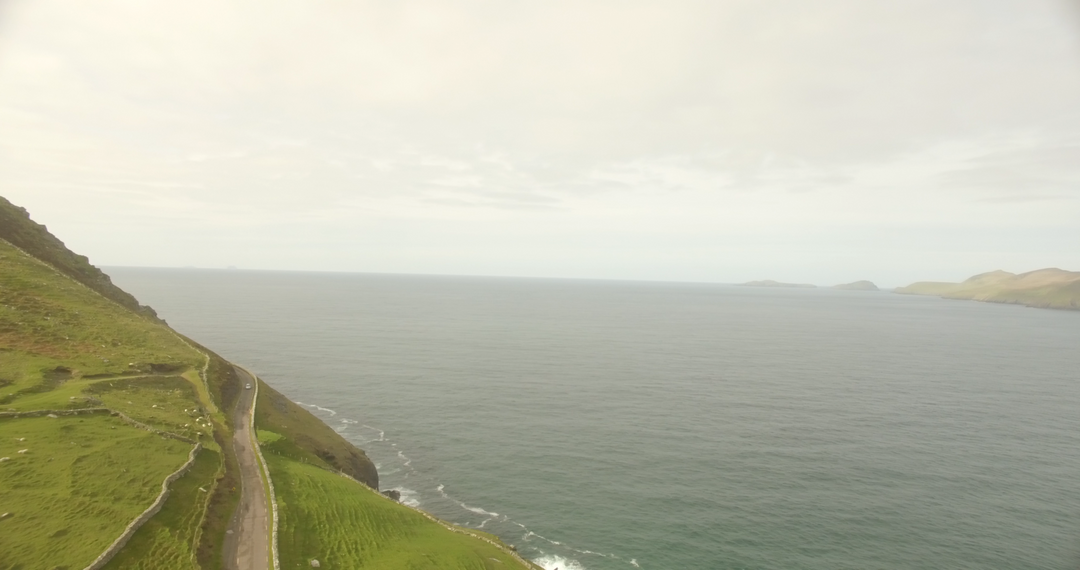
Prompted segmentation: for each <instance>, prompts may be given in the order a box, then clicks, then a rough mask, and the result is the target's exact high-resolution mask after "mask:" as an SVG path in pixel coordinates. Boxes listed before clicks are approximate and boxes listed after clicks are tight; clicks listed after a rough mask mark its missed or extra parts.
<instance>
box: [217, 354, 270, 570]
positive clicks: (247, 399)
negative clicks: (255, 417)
mask: <svg viewBox="0 0 1080 570" xmlns="http://www.w3.org/2000/svg"><path fill="white" fill-rule="evenodd" d="M235 370H236V374H237V376H238V377H239V378H240V385H241V386H246V385H248V384H251V389H250V390H249V389H244V388H242V389H241V394H240V398H239V401H238V402H237V403H236V409H235V410H233V426H234V427H235V431H234V432H233V449H235V450H236V457H237V459H239V461H240V477H241V481H242V483H243V486H242V489H241V494H240V505H239V506H238V507H237V509H236V514H235V515H233V519H232V521H231V522H230V523H229V531H230V534H227V535H226V540H225V564H226V565H227V568H229V570H267V569H268V568H269V560H270V555H269V542H270V541H269V538H268V534H267V533H268V532H269V530H268V527H267V521H268V516H267V506H266V489H265V488H264V487H263V482H262V477H261V476H260V474H259V462H258V460H257V459H256V456H255V449H254V448H253V447H252V443H251V439H252V437H251V435H252V434H251V429H250V426H251V407H252V404H254V400H255V379H254V378H252V377H251V375H249V374H248V373H247V372H245V371H244V370H242V369H240V368H235Z"/></svg>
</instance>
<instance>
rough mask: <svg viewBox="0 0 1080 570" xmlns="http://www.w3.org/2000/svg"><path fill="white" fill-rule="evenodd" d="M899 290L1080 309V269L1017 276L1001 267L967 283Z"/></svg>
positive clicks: (925, 283) (925, 284)
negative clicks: (1002, 269) (1079, 270)
mask: <svg viewBox="0 0 1080 570" xmlns="http://www.w3.org/2000/svg"><path fill="white" fill-rule="evenodd" d="M896 292H897V293H903V294H907V295H936V296H939V297H943V298H946V299H970V300H975V301H988V302H991V303H1014V304H1018V305H1026V306H1028V307H1044V308H1050V309H1080V272H1078V271H1065V270H1063V269H1056V268H1051V269H1039V270H1037V271H1030V272H1028V273H1021V274H1019V275H1017V274H1015V273H1009V272H1008V271H1001V270H998V271H991V272H989V273H980V274H979V275H975V276H974V277H971V278H969V279H967V280H966V281H964V282H963V283H943V282H937V281H920V282H918V283H912V284H911V285H908V286H907V287H901V288H899V289H897V290H896Z"/></svg>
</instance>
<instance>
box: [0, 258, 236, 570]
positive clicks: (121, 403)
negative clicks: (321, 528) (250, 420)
mask: <svg viewBox="0 0 1080 570" xmlns="http://www.w3.org/2000/svg"><path fill="white" fill-rule="evenodd" d="M206 360H207V357H206V356H205V355H204V354H202V353H200V352H199V351H198V350H196V349H195V348H193V347H191V346H189V345H188V344H187V343H185V341H184V340H183V339H182V338H181V337H179V336H177V335H176V334H175V333H173V332H172V331H171V330H169V329H168V328H167V327H165V326H164V325H162V324H161V323H160V322H158V321H156V320H154V319H152V318H150V317H148V316H147V315H146V314H145V313H136V312H134V311H132V310H130V309H129V308H127V307H125V306H122V305H120V304H119V303H117V302H116V301H114V300H112V299H110V298H106V297H103V296H102V295H101V294H100V293H99V292H97V291H95V290H93V289H90V288H89V287H87V286H85V285H84V284H83V283H81V282H80V281H76V280H75V279H74V278H72V277H70V276H68V275H67V274H66V273H63V272H61V271H59V270H57V269H56V268H54V267H52V266H50V265H49V264H47V263H45V262H43V261H41V260H39V259H36V258H34V257H33V256H31V255H29V254H27V253H25V252H23V251H21V250H19V249H17V248H15V247H13V246H12V245H11V244H9V243H8V242H6V241H2V240H0V513H2V512H7V513H9V516H8V517H6V518H4V519H3V520H0V552H2V553H4V555H3V556H0V570H6V569H8V568H10V569H14V568H57V567H70V568H83V567H85V566H86V565H87V564H88V563H90V562H91V561H93V560H94V559H95V558H96V557H97V556H98V555H99V554H101V552H102V551H103V550H104V549H105V548H106V547H107V546H108V545H109V544H111V543H112V542H113V540H115V539H116V537H117V536H119V534H120V533H121V532H122V531H123V529H124V528H125V527H126V526H127V524H128V523H129V522H130V521H131V520H133V519H134V518H135V517H136V516H137V515H139V514H140V513H142V511H143V510H145V509H146V508H147V507H148V506H150V504H151V503H153V501H154V500H155V499H156V498H157V495H158V493H159V492H160V491H161V483H162V480H164V479H165V477H166V476H167V475H169V474H170V473H172V472H173V471H175V470H176V469H177V468H179V467H180V466H181V465H183V464H184V463H185V462H186V461H187V458H188V453H189V452H190V451H191V450H192V447H193V445H192V444H191V443H186V442H184V441H181V439H180V438H184V439H189V440H192V441H195V440H198V441H202V443H203V446H204V448H205V449H204V450H203V451H202V453H200V455H199V463H198V467H199V468H198V469H195V470H194V471H193V472H192V475H191V478H190V479H184V480H183V481H184V484H195V483H197V484H198V485H197V486H202V487H204V488H205V489H207V491H210V490H212V489H213V488H214V484H215V481H216V480H217V479H218V478H219V477H220V475H221V473H220V469H219V466H220V464H221V459H220V457H221V447H220V445H219V444H217V443H216V441H215V438H214V434H215V431H216V430H219V429H221V419H222V418H221V414H220V413H217V412H216V409H217V406H216V405H215V403H214V402H213V400H212V398H211V396H210V390H209V388H208V386H207V384H206V383H205V381H204V379H203V377H202V376H201V375H200V370H201V369H202V368H203V366H204V365H205V363H206ZM80 409H106V411H105V413H95V414H84V415H77V416H67V415H64V413H66V412H70V411H73V410H80ZM39 410H49V411H55V412H57V413H56V414H53V415H57V417H48V416H39V417H19V416H18V414H19V413H26V412H35V411H39ZM109 412H112V414H113V415H110V413H109ZM119 414H123V415H119ZM140 424H141V425H140ZM149 430H158V431H160V432H167V433H171V434H175V435H176V436H179V438H171V437H162V436H161V435H159V434H158V433H155V432H152V431H149ZM23 450H25V451H24V452H23V453H20V451H23ZM4 457H7V458H8V459H7V460H2V458H4ZM207 471H209V473H207ZM200 494H201V495H203V496H205V495H206V492H202V493H200ZM188 495H189V497H188V499H187V500H186V501H184V500H181V499H182V496H183V495H182V494H179V493H178V496H176V497H173V499H174V500H171V501H169V503H168V504H166V507H165V508H164V509H163V510H162V512H161V513H160V514H159V516H158V517H156V519H155V522H156V523H157V521H161V522H160V523H157V524H155V525H154V526H152V527H151V528H149V529H148V532H149V531H150V530H153V529H154V528H156V529H158V530H159V531H161V530H162V529H165V530H164V531H163V532H158V533H157V534H154V535H152V536H151V535H148V536H146V537H143V538H142V539H140V540H136V541H133V542H132V543H131V545H130V547H134V546H135V545H136V544H141V545H142V546H143V547H145V548H146V549H147V550H153V551H157V552H160V553H162V556H161V557H155V558H156V559H157V560H158V562H156V563H155V564H156V566H154V567H157V568H177V567H182V566H177V565H176V561H177V560H188V559H191V558H192V557H193V553H194V550H195V544H196V541H195V540H193V539H194V538H195V536H196V535H198V534H199V529H200V528H201V526H202V525H203V523H204V520H205V519H206V518H207V517H206V514H207V510H206V508H205V504H206V499H205V498H202V499H201V503H200V502H199V500H200V497H190V493H188ZM193 499H194V501H193ZM173 519H177V520H175V521H173ZM180 519H182V520H180ZM170 521H171V522H170ZM174 523H175V524H174ZM170 561H171V562H170ZM125 567H130V566H125Z"/></svg>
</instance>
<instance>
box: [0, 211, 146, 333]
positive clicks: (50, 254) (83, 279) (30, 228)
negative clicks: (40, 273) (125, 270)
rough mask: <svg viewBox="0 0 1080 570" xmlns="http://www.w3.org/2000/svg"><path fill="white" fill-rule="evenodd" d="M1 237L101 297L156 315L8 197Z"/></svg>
mask: <svg viewBox="0 0 1080 570" xmlns="http://www.w3.org/2000/svg"><path fill="white" fill-rule="evenodd" d="M0 239H2V240H4V241H7V242H8V243H10V244H12V245H14V246H16V247H18V248H20V249H22V250H23V251H25V252H27V253H29V254H30V255H32V256H34V257H35V258H37V259H40V260H42V261H44V262H45V263H47V264H49V265H50V266H52V267H54V268H55V269H56V270H58V271H60V272H61V273H63V274H64V275H67V276H68V277H71V278H72V279H74V280H75V281H78V282H79V283H82V284H83V285H86V286H87V287H89V288H90V289H92V290H94V291H97V292H98V293H100V294H101V295H102V296H103V297H105V298H107V299H110V300H112V301H115V302H116V303H119V304H120V305H121V306H123V307H126V308H128V309H131V310H132V311H135V312H136V313H139V314H142V315H143V316H146V317H150V318H156V317H157V315H156V314H155V313H154V311H153V309H151V308H150V307H144V306H142V305H140V304H139V302H138V301H136V300H135V297H132V296H131V295H130V294H128V293H127V292H125V291H123V290H122V289H120V288H119V287H117V286H116V285H113V283H112V280H111V279H109V276H108V275H105V273H103V272H102V271H101V270H100V269H98V268H97V267H94V266H93V265H91V264H90V260H89V259H87V258H86V257H85V256H82V255H77V254H75V253H74V252H72V251H71V250H69V249H68V248H67V247H65V246H64V243H63V242H61V241H60V240H58V239H56V237H55V236H53V235H52V234H51V233H49V231H48V230H47V229H46V228H45V226H43V225H40V224H38V223H36V222H34V221H33V220H31V219H30V214H29V213H28V212H27V211H26V210H25V209H23V208H20V207H18V206H16V205H14V204H12V203H11V202H9V201H7V199H5V198H3V197H0Z"/></svg>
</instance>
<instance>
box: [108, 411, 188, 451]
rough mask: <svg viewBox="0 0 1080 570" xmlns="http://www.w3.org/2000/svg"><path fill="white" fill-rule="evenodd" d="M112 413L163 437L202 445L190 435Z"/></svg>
mask: <svg viewBox="0 0 1080 570" xmlns="http://www.w3.org/2000/svg"><path fill="white" fill-rule="evenodd" d="M112 413H113V415H115V416H117V417H119V418H120V419H122V420H124V421H125V422H127V423H129V424H131V425H133V426H135V427H137V428H139V429H144V430H146V431H148V432H151V433H156V434H158V435H160V436H161V437H168V438H172V439H175V440H177V441H182V442H184V443H189V444H191V445H201V444H200V443H199V442H197V441H195V440H194V439H191V438H190V437H184V436H182V435H178V434H175V433H172V432H171V431H163V430H160V429H157V428H155V427H153V426H149V425H147V424H144V423H142V422H140V421H138V420H133V419H131V418H129V417H128V416H127V415H126V414H124V413H122V412H117V411H113V412H112Z"/></svg>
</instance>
